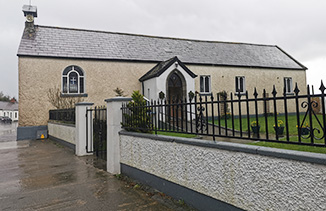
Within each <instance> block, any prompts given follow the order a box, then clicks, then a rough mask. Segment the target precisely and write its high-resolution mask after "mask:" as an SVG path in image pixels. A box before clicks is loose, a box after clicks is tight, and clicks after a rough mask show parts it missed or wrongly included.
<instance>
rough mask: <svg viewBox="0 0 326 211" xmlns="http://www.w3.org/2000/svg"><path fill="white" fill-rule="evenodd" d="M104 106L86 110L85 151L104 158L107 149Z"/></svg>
mask: <svg viewBox="0 0 326 211" xmlns="http://www.w3.org/2000/svg"><path fill="white" fill-rule="evenodd" d="M106 142H107V123H106V107H105V106H98V107H95V108H89V109H87V110H86V152H87V153H93V154H94V155H96V156H97V157H98V158H100V159H103V160H106V149H107V145H106Z"/></svg>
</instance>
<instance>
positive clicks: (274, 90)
mask: <svg viewBox="0 0 326 211" xmlns="http://www.w3.org/2000/svg"><path fill="white" fill-rule="evenodd" d="M272 94H273V96H274V97H275V96H276V95H277V91H276V88H275V85H273V91H272Z"/></svg>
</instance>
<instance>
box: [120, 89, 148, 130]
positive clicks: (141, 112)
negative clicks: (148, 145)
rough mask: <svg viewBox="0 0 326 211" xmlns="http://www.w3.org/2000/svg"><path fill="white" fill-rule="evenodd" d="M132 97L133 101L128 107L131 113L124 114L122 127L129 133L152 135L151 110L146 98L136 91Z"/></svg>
mask: <svg viewBox="0 0 326 211" xmlns="http://www.w3.org/2000/svg"><path fill="white" fill-rule="evenodd" d="M131 97H132V101H130V102H129V103H128V105H127V108H128V110H129V112H126V113H124V118H125V122H124V123H123V124H122V126H123V127H125V129H126V130H128V131H135V132H142V133H152V123H151V121H150V120H151V115H150V113H151V110H150V109H149V108H148V107H147V106H146V100H145V99H144V96H143V95H142V94H140V93H139V91H134V92H133V93H132V95H131Z"/></svg>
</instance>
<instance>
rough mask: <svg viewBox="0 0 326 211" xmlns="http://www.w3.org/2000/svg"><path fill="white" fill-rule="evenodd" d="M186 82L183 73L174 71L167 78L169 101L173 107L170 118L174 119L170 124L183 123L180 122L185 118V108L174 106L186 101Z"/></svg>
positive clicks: (170, 110)
mask: <svg viewBox="0 0 326 211" xmlns="http://www.w3.org/2000/svg"><path fill="white" fill-rule="evenodd" d="M185 90H186V82H185V79H184V78H183V76H182V75H181V73H179V72H177V71H174V72H172V73H171V74H170V76H169V77H168V78H167V93H168V96H167V99H168V101H169V102H170V103H172V106H171V107H170V109H169V110H168V112H169V113H168V116H169V117H172V118H171V119H170V122H177V123H181V122H180V120H181V119H183V117H184V115H185V114H184V111H185V109H184V108H183V106H174V105H173V104H177V103H180V102H182V101H184V100H185V96H186V94H185V92H186V91H185Z"/></svg>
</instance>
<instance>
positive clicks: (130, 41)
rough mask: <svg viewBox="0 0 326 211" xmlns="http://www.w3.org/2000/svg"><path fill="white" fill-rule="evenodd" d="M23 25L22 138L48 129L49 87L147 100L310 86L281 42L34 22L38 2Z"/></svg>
mask: <svg viewBox="0 0 326 211" xmlns="http://www.w3.org/2000/svg"><path fill="white" fill-rule="evenodd" d="M23 12H24V15H25V17H26V22H25V29H24V32H23V36H22V39H21V42H20V45H19V49H18V54H17V56H18V66H19V100H20V103H19V127H18V137H17V138H18V139H27V138H33V137H34V134H36V131H37V130H38V129H40V128H42V129H44V128H46V125H47V121H48V116H49V115H48V111H49V109H53V106H51V104H50V102H49V101H48V99H47V92H48V90H49V88H54V87H60V89H61V97H65V96H73V97H78V96H82V97H84V98H85V101H87V102H94V103H95V104H96V105H103V104H104V100H105V99H108V98H111V97H114V96H115V92H114V89H116V88H117V87H118V88H121V89H123V90H124V93H125V94H127V95H128V96H130V95H131V93H132V92H133V91H134V90H141V92H142V93H143V95H144V96H145V97H146V98H148V99H155V100H156V99H158V98H159V93H160V92H163V93H164V94H165V96H166V98H167V99H169V98H172V97H179V98H182V99H185V98H187V97H188V96H187V95H188V94H187V93H189V92H190V91H192V92H194V93H195V92H197V93H199V94H201V95H206V94H211V93H217V92H220V91H223V90H225V91H226V92H227V93H231V92H232V93H235V92H240V93H245V91H246V90H248V93H249V95H250V96H252V94H253V91H254V88H257V91H258V92H259V94H261V93H262V90H263V89H266V90H267V91H268V92H269V93H270V92H271V91H272V88H273V85H275V86H276V89H277V90H283V88H284V87H285V90H286V93H287V94H293V88H294V87H293V86H294V84H295V83H296V82H297V83H298V85H299V88H300V89H301V90H302V91H303V90H305V87H306V70H307V68H306V67H305V66H303V65H302V64H300V63H299V62H298V61H296V60H295V59H294V58H293V57H291V56H290V55H289V54H287V53H286V52H285V51H284V50H282V49H281V48H280V47H278V46H276V45H258V44H248V43H233V42H218V41H203V40H191V39H179V38H169V37H158V36H147V35H138V34H127V33H116V32H105V31H94V30H85V29H72V28H61V27H52V26H39V25H35V23H34V19H35V18H36V17H37V8H36V7H35V6H24V7H23Z"/></svg>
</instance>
